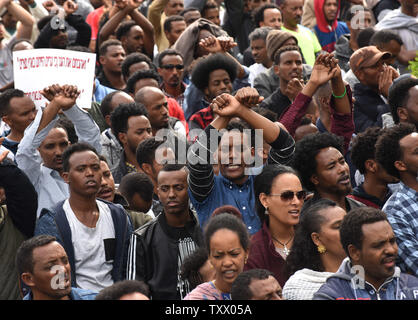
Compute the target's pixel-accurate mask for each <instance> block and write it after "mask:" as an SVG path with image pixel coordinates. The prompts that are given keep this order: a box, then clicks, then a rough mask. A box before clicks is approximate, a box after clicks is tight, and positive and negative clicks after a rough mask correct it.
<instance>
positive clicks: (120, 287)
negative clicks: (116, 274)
mask: <svg viewBox="0 0 418 320" xmlns="http://www.w3.org/2000/svg"><path fill="white" fill-rule="evenodd" d="M136 292H138V293H141V294H143V295H144V296H146V297H147V298H149V296H150V289H149V287H148V285H147V284H146V283H145V282H143V281H139V280H123V281H118V282H115V283H114V284H113V285H111V286H110V287H107V288H104V289H103V290H101V291H100V292H99V294H98V295H97V296H96V297H95V299H94V300H119V299H120V298H122V297H123V296H124V295H127V294H130V293H136Z"/></svg>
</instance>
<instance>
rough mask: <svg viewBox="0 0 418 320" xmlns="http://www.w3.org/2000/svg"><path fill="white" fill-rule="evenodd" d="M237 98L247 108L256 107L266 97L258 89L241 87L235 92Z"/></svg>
mask: <svg viewBox="0 0 418 320" xmlns="http://www.w3.org/2000/svg"><path fill="white" fill-rule="evenodd" d="M235 99H237V100H238V102H240V103H241V104H242V105H244V106H246V107H247V108H252V107H255V106H257V105H258V104H259V103H260V102H261V101H263V100H264V98H263V97H261V96H260V94H259V93H258V91H257V89H255V88H252V87H245V88H241V89H239V90H238V91H237V92H236V93H235Z"/></svg>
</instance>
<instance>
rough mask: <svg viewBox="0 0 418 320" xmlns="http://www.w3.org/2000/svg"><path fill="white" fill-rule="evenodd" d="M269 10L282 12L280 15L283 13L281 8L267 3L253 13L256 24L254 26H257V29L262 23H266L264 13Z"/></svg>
mask: <svg viewBox="0 0 418 320" xmlns="http://www.w3.org/2000/svg"><path fill="white" fill-rule="evenodd" d="M267 9H277V10H279V11H280V15H282V11H281V10H280V8H279V7H278V6H277V5H276V4H274V3H267V4H265V5H262V6H260V7H258V8H256V9H254V11H253V12H252V15H251V16H252V20H253V22H254V25H255V26H256V28H258V27H260V22H262V21H264V11H266V10H267Z"/></svg>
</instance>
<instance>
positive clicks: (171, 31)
mask: <svg viewBox="0 0 418 320" xmlns="http://www.w3.org/2000/svg"><path fill="white" fill-rule="evenodd" d="M186 27H187V25H186V21H185V20H184V17H182V16H179V15H174V16H170V17H168V18H167V19H165V21H164V34H165V36H166V38H167V40H168V48H170V47H172V46H173V45H174V44H175V43H176V41H177V39H178V38H179V37H180V35H181V34H182V33H183V31H184V30H186Z"/></svg>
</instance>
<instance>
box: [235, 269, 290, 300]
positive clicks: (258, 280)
mask: <svg viewBox="0 0 418 320" xmlns="http://www.w3.org/2000/svg"><path fill="white" fill-rule="evenodd" d="M231 298H232V300H282V288H281V286H280V284H279V283H278V282H277V280H276V279H275V278H274V274H273V273H272V272H270V271H268V270H265V269H251V270H247V271H244V272H242V273H240V274H239V275H238V277H237V278H236V279H235V281H234V283H233V284H232V288H231Z"/></svg>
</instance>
